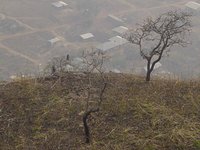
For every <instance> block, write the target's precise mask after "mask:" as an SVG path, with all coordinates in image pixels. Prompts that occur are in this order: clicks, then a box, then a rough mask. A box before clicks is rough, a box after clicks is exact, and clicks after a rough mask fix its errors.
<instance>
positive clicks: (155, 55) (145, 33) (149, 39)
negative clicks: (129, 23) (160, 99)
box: [124, 11, 191, 81]
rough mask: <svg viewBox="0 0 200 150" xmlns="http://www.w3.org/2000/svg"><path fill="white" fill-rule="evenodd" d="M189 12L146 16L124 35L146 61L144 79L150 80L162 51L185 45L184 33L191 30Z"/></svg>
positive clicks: (162, 53) (171, 12)
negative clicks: (155, 16)
mask: <svg viewBox="0 0 200 150" xmlns="http://www.w3.org/2000/svg"><path fill="white" fill-rule="evenodd" d="M190 18H191V14H189V13H187V12H178V11H170V12H167V13H164V14H161V15H160V16H159V17H157V18H156V19H154V18H151V17H150V18H147V19H146V20H145V21H144V23H143V24H138V28H137V29H136V30H134V31H132V30H130V31H129V32H127V33H126V34H125V35H124V38H126V39H127V40H128V41H129V42H130V43H132V44H136V45H138V46H139V50H140V55H141V56H142V57H143V59H145V60H146V61H147V72H146V81H150V78H151V73H152V71H153V69H154V67H155V65H156V63H158V62H159V61H160V60H161V58H162V57H163V55H164V52H169V50H170V48H171V47H172V46H174V45H179V46H182V47H184V46H186V45H187V44H188V42H187V40H186V38H185V37H186V35H187V34H188V33H189V31H190V30H191V20H190Z"/></svg>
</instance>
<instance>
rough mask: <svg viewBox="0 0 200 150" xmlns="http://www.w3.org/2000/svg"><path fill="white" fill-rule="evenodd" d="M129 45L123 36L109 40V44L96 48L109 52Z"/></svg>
mask: <svg viewBox="0 0 200 150" xmlns="http://www.w3.org/2000/svg"><path fill="white" fill-rule="evenodd" d="M126 43H128V41H127V40H126V39H124V38H122V37H121V36H115V37H112V38H110V39H109V41H108V42H105V43H102V44H100V45H98V46H97V47H96V48H97V49H98V50H101V51H108V50H110V49H112V48H115V47H118V46H121V45H124V44H126Z"/></svg>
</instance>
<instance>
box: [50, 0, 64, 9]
mask: <svg viewBox="0 0 200 150" xmlns="http://www.w3.org/2000/svg"><path fill="white" fill-rule="evenodd" d="M52 5H53V6H54V7H56V8H63V7H65V6H67V5H68V4H67V3H65V2H63V1H57V2H53V3H52Z"/></svg>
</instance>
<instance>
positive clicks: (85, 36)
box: [80, 33, 94, 40]
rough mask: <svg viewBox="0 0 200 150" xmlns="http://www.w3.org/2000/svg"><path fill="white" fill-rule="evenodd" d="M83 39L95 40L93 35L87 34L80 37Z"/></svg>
mask: <svg viewBox="0 0 200 150" xmlns="http://www.w3.org/2000/svg"><path fill="white" fill-rule="evenodd" d="M80 36H81V38H82V39H84V40H86V39H90V38H93V37H94V35H93V34H92V33H85V34H82V35H80Z"/></svg>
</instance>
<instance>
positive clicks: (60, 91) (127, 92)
mask: <svg viewBox="0 0 200 150" xmlns="http://www.w3.org/2000/svg"><path fill="white" fill-rule="evenodd" d="M107 77H108V80H109V85H108V87H107V89H106V92H105V94H104V100H103V103H102V107H101V109H100V111H99V112H98V113H95V114H92V115H91V116H90V118H89V121H88V123H89V126H90V130H91V136H92V142H91V144H85V143H84V130H83V124H82V114H83V111H84V108H85V99H86V95H85V92H84V90H80V88H79V87H80V86H82V87H84V84H86V83H85V82H84V75H72V74H67V75H65V76H64V77H63V78H62V81H61V82H60V79H57V78H55V79H54V78H45V79H22V80H19V81H14V82H10V83H5V84H2V85H1V86H0V95H1V96H0V135H1V136H0V149H3V150H17V149H19V150H23V149H24V150H29V149H30V150H66V149H70V150H73V149H75V150H76V149H81V150H88V149H91V150H96V149H99V150H111V149H113V150H122V149H124V150H135V149H137V150H154V149H155V150H161V149H162V150H172V149H181V150H182V149H183V150H184V149H185V150H198V149H200V134H199V133H200V109H199V107H200V82H199V81H198V82H196V81H188V82H183V81H177V80H154V81H152V82H150V83H149V84H147V83H145V82H144V81H143V79H141V78H140V77H135V76H129V75H113V74H108V75H107ZM92 82H93V83H95V84H93V85H94V87H93V88H94V89H95V88H96V87H95V86H98V85H99V84H98V83H99V80H98V78H96V77H95V75H94V78H93V79H92ZM80 83H81V84H80ZM94 91H96V95H97V94H98V90H94ZM95 100H96V97H95V92H94V94H93V96H92V100H91V104H93V103H95Z"/></svg>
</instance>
